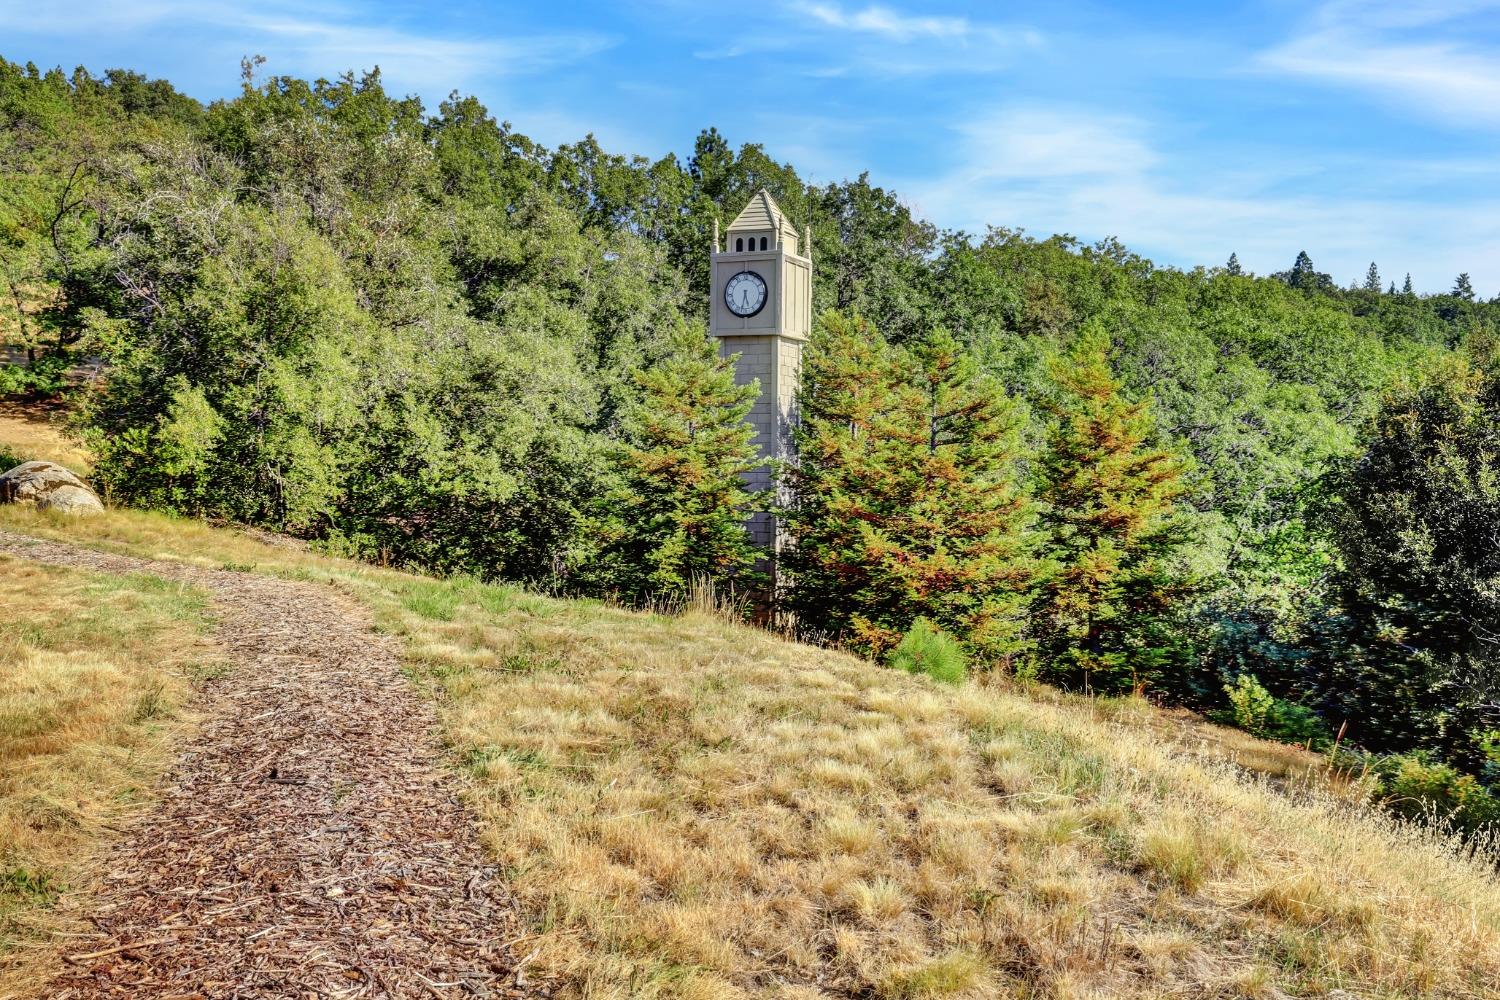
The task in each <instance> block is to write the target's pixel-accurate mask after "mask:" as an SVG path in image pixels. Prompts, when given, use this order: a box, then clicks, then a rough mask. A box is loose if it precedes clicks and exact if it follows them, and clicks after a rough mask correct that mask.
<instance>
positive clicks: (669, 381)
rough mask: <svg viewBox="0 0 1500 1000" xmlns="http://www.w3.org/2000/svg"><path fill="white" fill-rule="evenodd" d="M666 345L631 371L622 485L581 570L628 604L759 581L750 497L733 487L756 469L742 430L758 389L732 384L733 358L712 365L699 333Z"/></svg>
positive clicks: (747, 430) (755, 454) (755, 453)
mask: <svg viewBox="0 0 1500 1000" xmlns="http://www.w3.org/2000/svg"><path fill="white" fill-rule="evenodd" d="M674 347H675V351H674V353H673V354H672V355H671V356H669V357H668V358H667V359H665V360H663V361H661V362H659V363H658V364H656V365H654V366H651V367H648V368H643V369H639V370H637V371H636V372H635V373H634V383H635V386H636V389H637V394H636V396H635V398H633V399H632V400H630V401H629V402H628V403H627V404H626V405H625V407H624V408H623V411H622V414H621V425H622V436H623V438H624V445H623V448H622V452H621V456H620V457H621V465H622V477H621V480H622V484H621V487H620V488H619V489H618V490H617V491H616V492H615V493H614V494H613V495H612V496H611V497H609V510H608V511H606V512H605V513H604V517H603V518H602V520H603V524H601V525H600V533H601V535H602V536H603V537H604V538H605V544H604V545H603V551H602V553H600V554H599V556H598V558H597V559H595V560H592V561H593V562H594V565H593V566H591V567H588V568H585V571H584V572H585V575H587V576H590V577H592V578H593V579H595V580H597V581H602V582H603V583H604V584H605V585H607V586H608V587H610V589H614V590H616V591H618V592H620V593H622V594H624V595H625V596H628V597H631V598H635V599H639V598H641V597H645V596H647V595H650V594H681V593H683V592H685V591H686V590H687V589H688V588H689V586H691V585H692V583H693V582H694V581H695V580H696V579H700V578H707V579H710V580H715V581H720V582H729V583H733V584H737V585H739V586H742V587H754V586H758V585H760V584H761V583H762V582H763V580H762V578H761V576H760V575H759V574H757V573H756V572H755V570H754V568H753V567H754V565H755V563H756V561H757V560H758V559H760V558H761V557H762V556H763V555H764V553H763V552H762V551H761V550H760V549H758V548H756V546H755V545H754V544H753V543H752V542H751V539H750V534H749V532H748V531H747V530H746V527H745V522H746V518H747V517H748V515H749V511H750V508H751V506H752V501H753V500H754V497H753V496H752V494H750V493H749V492H748V491H746V489H745V487H744V484H743V481H742V479H741V476H742V474H743V473H745V472H748V471H749V470H750V469H752V468H755V467H756V466H758V465H760V464H761V458H760V455H759V450H758V449H757V448H756V447H755V445H754V444H753V443H752V438H753V437H754V433H755V432H754V429H753V428H752V427H751V426H750V424H748V423H747V422H746V417H747V416H748V415H749V413H750V408H751V406H752V405H753V404H754V401H755V398H756V396H757V394H758V393H759V391H760V388H759V386H758V385H757V384H756V383H754V382H752V383H750V384H748V385H736V384H735V381H734V359H733V358H720V357H718V356H717V353H716V351H715V349H714V345H713V344H712V343H711V342H710V341H709V340H708V338H707V337H706V336H704V334H703V332H702V331H701V330H687V331H684V332H683V333H681V334H679V335H678V337H677V343H676V344H675V345H674Z"/></svg>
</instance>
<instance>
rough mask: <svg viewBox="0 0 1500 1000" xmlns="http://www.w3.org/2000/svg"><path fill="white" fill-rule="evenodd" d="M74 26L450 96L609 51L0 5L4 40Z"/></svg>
mask: <svg viewBox="0 0 1500 1000" xmlns="http://www.w3.org/2000/svg"><path fill="white" fill-rule="evenodd" d="M80 22H83V23H88V24H90V25H91V26H92V27H93V30H95V31H108V32H111V33H113V34H116V35H129V34H147V33H151V32H160V31H168V30H169V31H171V32H172V33H173V34H174V35H175V36H178V37H180V36H182V35H184V34H189V35H191V34H194V33H197V32H203V33H205V34H206V35H207V36H208V37H210V38H212V39H213V41H212V42H211V43H210V44H211V45H212V46H213V47H215V48H216V49H218V48H229V49H233V50H234V52H233V54H232V55H231V58H238V57H239V56H240V55H248V54H251V53H254V52H261V53H263V54H265V55H266V56H267V57H268V64H267V67H266V71H267V72H270V73H301V74H307V75H311V76H332V75H333V74H335V73H339V72H341V71H343V70H346V69H354V70H361V69H369V68H371V67H373V66H376V65H378V66H380V67H381V70H382V71H383V73H384V74H385V77H386V79H387V81H388V82H389V83H391V84H392V85H394V86H396V87H409V88H413V89H417V90H421V91H425V92H427V93H428V96H429V97H438V96H442V95H446V94H447V92H448V90H449V89H451V88H452V87H454V86H462V85H465V84H469V83H471V82H472V81H474V80H477V79H481V78H494V77H502V76H510V75H518V74H526V73H535V72H539V71H542V70H545V69H548V68H551V67H554V66H558V65H562V64H566V63H569V62H573V61H576V60H579V59H582V58H585V57H587V56H589V55H591V54H593V53H595V52H598V51H601V50H602V49H604V48H607V47H608V46H609V45H611V44H612V41H611V40H610V39H608V38H606V37H604V36H602V35H598V34H590V33H577V34H551V35H530V36H507V37H498V36H489V37H486V36H477V37H451V36H445V35H439V34H432V33H426V32H422V31H416V30H409V29H407V28H403V27H400V26H398V25H395V24H384V25H382V24H378V23H372V19H370V18H368V17H367V16H364V15H363V14H362V13H361V12H360V11H359V10H358V9H355V10H352V11H351V10H348V9H346V8H344V7H342V6H338V5H335V4H331V3H322V4H320V3H317V2H306V3H296V4H292V3H287V2H285V0H280V2H278V0H269V2H258V3H249V2H213V0H206V2H195V0H147V2H142V3H118V2H115V0H80V2H79V3H77V4H74V5H73V6H72V7H70V8H69V10H68V14H67V16H66V17H64V16H62V15H60V14H58V13H57V10H56V8H55V7H49V6H48V5H34V6H25V5H22V4H4V5H0V32H13V33H20V32H26V33H30V34H40V35H49V34H55V35H64V36H67V35H71V34H73V33H75V32H76V31H77V30H78V24H79V23H80Z"/></svg>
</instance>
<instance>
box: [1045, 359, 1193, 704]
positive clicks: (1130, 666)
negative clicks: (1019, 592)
mask: <svg viewBox="0 0 1500 1000" xmlns="http://www.w3.org/2000/svg"><path fill="white" fill-rule="evenodd" d="M1108 351H1109V339H1108V337H1107V336H1105V335H1104V334H1103V333H1102V332H1101V331H1099V330H1098V329H1094V330H1090V331H1085V332H1084V333H1083V334H1082V335H1081V336H1080V338H1079V340H1078V342H1077V343H1076V344H1075V345H1074V347H1073V349H1072V350H1071V351H1069V352H1068V354H1067V355H1065V356H1064V357H1062V358H1060V359H1058V360H1057V361H1056V362H1055V363H1054V364H1053V366H1052V377H1053V380H1054V382H1055V383H1056V387H1057V395H1056V397H1055V399H1054V400H1053V401H1052V402H1051V403H1050V405H1049V407H1048V409H1049V410H1050V414H1051V418H1052V419H1051V424H1050V428H1049V431H1048V439H1047V449H1046V453H1045V455H1044V456H1043V459H1042V462H1041V470H1040V471H1041V477H1040V478H1041V487H1040V492H1039V496H1038V499H1039V500H1040V501H1041V522H1042V526H1043V527H1044V529H1045V530H1046V534H1047V542H1046V547H1045V550H1044V559H1045V561H1046V563H1047V564H1048V572H1047V574H1046V579H1045V580H1044V582H1043V583H1042V586H1041V587H1040V588H1039V595H1038V599H1037V604H1036V609H1035V616H1034V621H1035V630H1036V633H1037V636H1038V639H1039V642H1040V652H1041V655H1042V659H1041V666H1042V670H1043V671H1044V672H1047V673H1051V674H1053V675H1054V676H1055V677H1057V678H1058V679H1060V680H1064V681H1077V680H1082V681H1083V683H1084V685H1085V687H1088V688H1091V689H1092V688H1095V687H1100V688H1105V689H1108V690H1116V691H1119V690H1135V691H1141V690H1143V689H1145V688H1147V687H1149V686H1154V685H1156V684H1157V683H1158V681H1159V680H1160V679H1161V677H1162V676H1163V674H1164V673H1166V672H1167V671H1168V670H1169V669H1170V668H1171V667H1172V666H1173V665H1174V664H1176V663H1178V661H1179V660H1180V659H1181V658H1182V657H1183V656H1185V655H1186V652H1185V647H1186V640H1185V639H1184V638H1183V637H1182V636H1183V633H1182V631H1181V630H1180V629H1177V628H1173V627H1171V624H1170V620H1171V617H1172V615H1173V612H1174V611H1175V610H1176V609H1177V608H1179V607H1180V606H1181V603H1182V601H1183V599H1184V598H1186V597H1188V596H1189V595H1191V594H1192V593H1193V591H1194V590H1195V584H1194V582H1193V580H1192V578H1191V574H1190V573H1189V572H1188V571H1187V569H1186V568H1185V567H1184V566H1183V565H1182V562H1181V560H1180V558H1179V555H1180V553H1181V551H1182V548H1183V546H1184V545H1185V544H1187V543H1188V542H1189V541H1190V536H1189V532H1188V530H1187V526H1186V523H1185V521H1184V519H1183V518H1182V516H1181V515H1180V511H1179V506H1178V499H1179V498H1180V497H1181V496H1182V494H1183V493H1184V492H1185V490H1186V484H1185V482H1184V473H1185V472H1186V471H1187V468H1188V464H1187V460H1185V459H1183V458H1181V457H1179V456H1177V455H1176V454H1174V453H1172V452H1171V451H1169V450H1166V449H1163V448H1158V447H1154V446H1153V445H1152V444H1151V440H1152V438H1153V436H1154V432H1155V418H1154V416H1153V414H1152V410H1151V403H1150V401H1149V400H1141V401H1131V400H1129V399H1127V398H1125V396H1124V395H1123V394H1122V392H1121V389H1120V383H1119V381H1118V380H1117V379H1116V378H1115V375H1114V372H1113V371H1112V369H1111V367H1110V363H1109V357H1108Z"/></svg>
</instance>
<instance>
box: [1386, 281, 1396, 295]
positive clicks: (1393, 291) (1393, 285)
mask: <svg viewBox="0 0 1500 1000" xmlns="http://www.w3.org/2000/svg"><path fill="white" fill-rule="evenodd" d="M1385 294H1387V295H1395V294H1396V283H1395V282H1394V281H1392V282H1391V287H1390V288H1387V289H1386V290H1385Z"/></svg>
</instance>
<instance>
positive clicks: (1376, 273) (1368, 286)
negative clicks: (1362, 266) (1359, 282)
mask: <svg viewBox="0 0 1500 1000" xmlns="http://www.w3.org/2000/svg"><path fill="white" fill-rule="evenodd" d="M1364 287H1365V291H1367V292H1379V291H1380V268H1378V267H1376V266H1375V262H1374V261H1373V260H1372V261H1370V267H1369V269H1368V270H1367V271H1365V286H1364Z"/></svg>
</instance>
